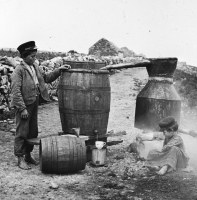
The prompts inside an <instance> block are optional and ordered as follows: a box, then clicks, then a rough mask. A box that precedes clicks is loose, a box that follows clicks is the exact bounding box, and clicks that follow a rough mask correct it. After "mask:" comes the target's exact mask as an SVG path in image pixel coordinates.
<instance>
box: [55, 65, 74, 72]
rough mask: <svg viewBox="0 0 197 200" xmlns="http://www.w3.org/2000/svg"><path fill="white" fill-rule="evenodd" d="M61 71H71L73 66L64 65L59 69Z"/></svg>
mask: <svg viewBox="0 0 197 200" xmlns="http://www.w3.org/2000/svg"><path fill="white" fill-rule="evenodd" d="M58 69H59V70H60V71H62V70H63V69H67V70H68V69H71V66H70V65H67V64H65V65H62V66H61V67H59V68H58Z"/></svg>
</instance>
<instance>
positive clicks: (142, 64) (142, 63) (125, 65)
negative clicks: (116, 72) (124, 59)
mask: <svg viewBox="0 0 197 200" xmlns="http://www.w3.org/2000/svg"><path fill="white" fill-rule="evenodd" d="M148 65H151V62H150V61H149V60H143V61H141V60H138V61H133V62H130V63H120V64H115V65H107V66H105V67H102V68H100V70H110V69H122V68H135V67H146V66H148Z"/></svg>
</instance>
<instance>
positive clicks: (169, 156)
mask: <svg viewBox="0 0 197 200" xmlns="http://www.w3.org/2000/svg"><path fill="white" fill-rule="evenodd" d="M159 127H160V129H161V130H163V134H164V136H165V140H164V143H163V148H162V150H161V151H159V150H156V149H154V150H150V152H149V153H148V156H147V160H146V162H145V166H147V167H148V168H151V169H155V170H157V174H159V175H164V174H165V173H166V172H169V171H174V170H176V169H178V168H186V167H187V164H188V160H189V158H188V156H187V155H186V153H185V148H184V144H183V140H182V138H181V137H180V136H179V135H177V131H178V124H177V122H176V121H175V119H174V117H172V116H169V117H166V118H164V119H162V120H161V121H160V122H159Z"/></svg>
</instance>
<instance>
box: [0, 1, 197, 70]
mask: <svg viewBox="0 0 197 200" xmlns="http://www.w3.org/2000/svg"><path fill="white" fill-rule="evenodd" d="M196 9H197V0H0V19H1V29H0V48H5V47H7V48H17V47H18V46H19V45H20V44H22V43H24V42H27V41H30V40H34V41H35V42H36V45H37V47H38V48H39V50H46V51H59V52H68V51H69V50H75V51H77V52H79V53H88V49H89V48H90V47H91V46H92V45H93V44H95V43H96V42H97V41H98V40H100V39H101V38H105V39H107V40H109V41H111V42H113V43H114V44H115V45H116V46H118V47H119V48H121V47H127V48H128V49H130V50H132V51H134V52H135V53H137V54H141V53H142V54H144V55H145V56H146V57H147V58H157V57H177V58H178V60H179V61H182V62H186V63H187V64H189V65H193V66H197V11H196Z"/></svg>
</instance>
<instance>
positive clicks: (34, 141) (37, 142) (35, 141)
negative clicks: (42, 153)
mask: <svg viewBox="0 0 197 200" xmlns="http://www.w3.org/2000/svg"><path fill="white" fill-rule="evenodd" d="M40 139H41V138H32V139H27V143H28V144H31V145H40Z"/></svg>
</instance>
